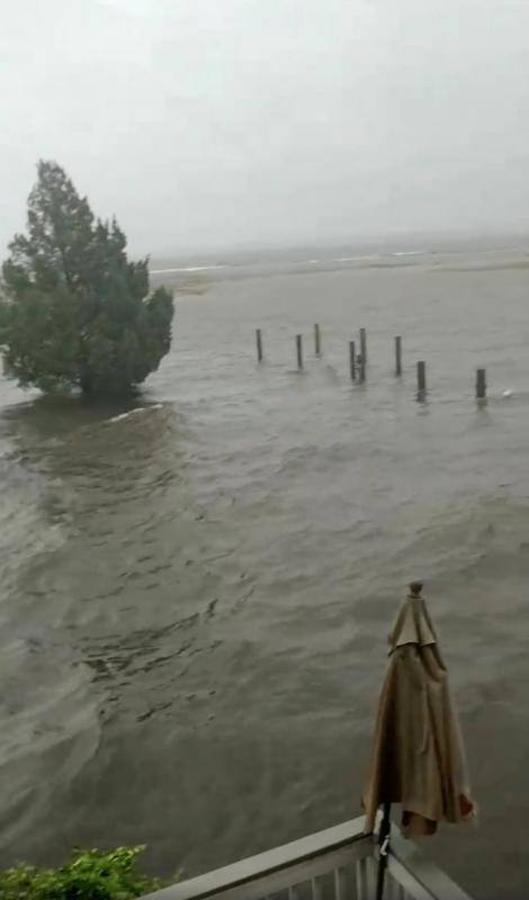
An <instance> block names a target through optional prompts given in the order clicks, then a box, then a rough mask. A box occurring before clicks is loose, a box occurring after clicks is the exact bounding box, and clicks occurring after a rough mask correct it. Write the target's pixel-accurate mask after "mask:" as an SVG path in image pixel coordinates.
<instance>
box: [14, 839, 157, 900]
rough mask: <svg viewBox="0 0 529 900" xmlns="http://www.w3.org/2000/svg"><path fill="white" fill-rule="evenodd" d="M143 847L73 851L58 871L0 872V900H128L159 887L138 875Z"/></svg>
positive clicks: (25, 869)
mask: <svg viewBox="0 0 529 900" xmlns="http://www.w3.org/2000/svg"><path fill="white" fill-rule="evenodd" d="M144 849H145V848H144V847H118V848H117V849H116V850H109V851H108V852H104V851H102V850H85V851H82V850H76V851H74V853H73V855H72V859H71V861H70V862H68V863H67V864H66V865H65V866H62V867H61V868H60V869H41V868H38V867H36V866H27V865H19V866H16V867H15V868H13V869H7V870H6V871H3V872H0V900H130V898H131V897H141V896H142V895H143V894H147V893H149V892H150V891H154V890H156V889H157V888H159V887H160V884H159V882H158V881H157V880H154V879H152V878H147V877H146V876H144V875H142V874H141V873H140V872H139V871H138V865H137V862H138V856H139V855H140V853H142V852H143V850H144Z"/></svg>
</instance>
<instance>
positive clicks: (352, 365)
mask: <svg viewBox="0 0 529 900" xmlns="http://www.w3.org/2000/svg"><path fill="white" fill-rule="evenodd" d="M349 371H350V372H351V381H355V379H356V347H355V342H354V341H349Z"/></svg>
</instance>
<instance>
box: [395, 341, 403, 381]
mask: <svg viewBox="0 0 529 900" xmlns="http://www.w3.org/2000/svg"><path fill="white" fill-rule="evenodd" d="M395 375H396V376H397V378H400V376H401V375H402V338H401V337H400V335H399V336H398V337H396V338H395Z"/></svg>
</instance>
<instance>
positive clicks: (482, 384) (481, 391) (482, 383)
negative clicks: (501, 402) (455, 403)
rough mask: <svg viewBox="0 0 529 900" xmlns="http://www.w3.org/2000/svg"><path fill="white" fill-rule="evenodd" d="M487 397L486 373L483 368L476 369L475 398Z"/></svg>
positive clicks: (482, 398)
mask: <svg viewBox="0 0 529 900" xmlns="http://www.w3.org/2000/svg"><path fill="white" fill-rule="evenodd" d="M486 398H487V373H486V370H485V369H478V370H477V372H476V399H477V400H486Z"/></svg>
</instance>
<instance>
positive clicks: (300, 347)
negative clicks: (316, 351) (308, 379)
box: [296, 334, 303, 371]
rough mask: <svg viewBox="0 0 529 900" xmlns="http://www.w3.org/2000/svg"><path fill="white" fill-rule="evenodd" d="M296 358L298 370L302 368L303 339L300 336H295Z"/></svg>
mask: <svg viewBox="0 0 529 900" xmlns="http://www.w3.org/2000/svg"><path fill="white" fill-rule="evenodd" d="M296 356H297V359H298V369H299V370H300V371H301V369H302V368H303V337H302V336H301V334H297V335H296Z"/></svg>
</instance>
